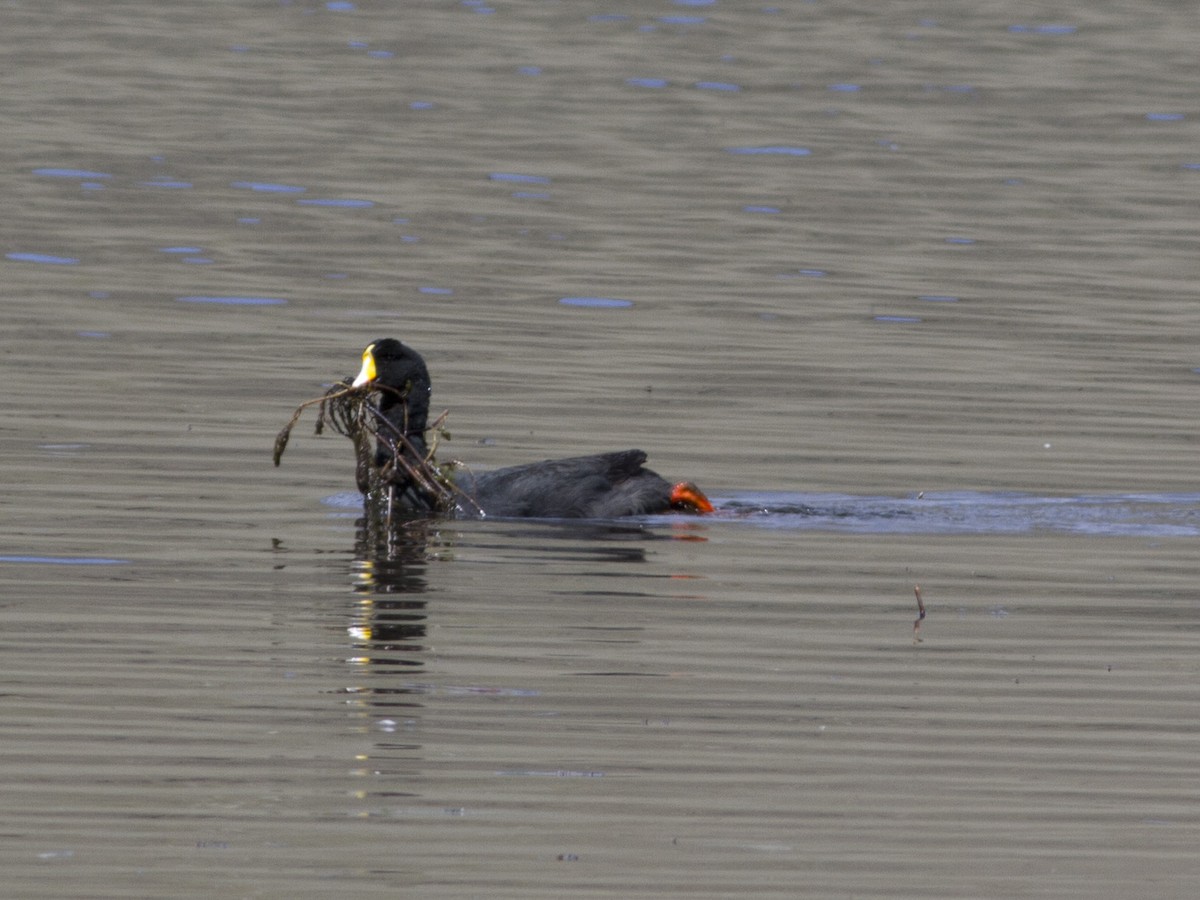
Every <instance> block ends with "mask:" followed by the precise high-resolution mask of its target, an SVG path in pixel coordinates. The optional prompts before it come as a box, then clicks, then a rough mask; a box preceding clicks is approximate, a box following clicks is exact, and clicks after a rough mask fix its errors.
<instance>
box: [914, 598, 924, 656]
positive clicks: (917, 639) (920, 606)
mask: <svg viewBox="0 0 1200 900" xmlns="http://www.w3.org/2000/svg"><path fill="white" fill-rule="evenodd" d="M913 593H914V594H916V595H917V620H916V621H915V622H913V643H914V644H919V643H921V642H922V641H923V640H925V639H924V638H923V637H921V620H922V619H924V618H925V604H924V602H922V600H921V586H920V585H919V584H914V585H913Z"/></svg>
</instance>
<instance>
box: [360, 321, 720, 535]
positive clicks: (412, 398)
mask: <svg viewBox="0 0 1200 900" xmlns="http://www.w3.org/2000/svg"><path fill="white" fill-rule="evenodd" d="M366 385H370V386H371V387H374V388H377V389H378V390H379V395H380V401H379V410H380V413H381V414H382V415H383V417H384V418H385V419H386V420H387V422H388V423H389V425H388V426H386V427H387V428H388V430H389V431H392V430H394V432H395V433H397V434H402V435H404V437H405V439H406V440H404V441H400V442H397V441H395V440H392V441H387V442H385V441H384V440H382V439H381V440H380V441H379V442H378V445H377V449H376V455H375V464H376V465H377V466H384V465H385V464H386V463H387V462H388V461H389V460H390V459H391V457H392V452H393V451H392V449H391V447H392V446H400V447H401V448H402V449H401V450H400V452H401V453H403V454H405V455H412V456H413V457H414V460H413V461H414V462H416V461H419V459H420V458H422V457H424V456H425V454H426V452H427V451H426V444H425V429H426V426H427V424H428V417H429V400H430V393H431V390H432V384H431V382H430V380H429V370H428V369H427V368H426V366H425V360H423V359H422V358H421V355H420V354H419V353H417V352H416V351H415V350H413V349H412V348H411V347H409V346H407V345H405V344H402V343H400V341H398V340H395V339H394V338H381V339H379V340H377V341H373V342H372V343H371V344H370V345H369V346H368V347H367V349H366V350H364V351H363V355H362V370H361V371H360V372H359V373H358V376H357V377H356V378H355V379H354V386H355V387H363V386H366ZM381 435H382V431H381ZM389 444H390V445H391V446H389ZM645 461H646V454H645V453H643V452H642V451H641V450H621V451H617V452H615V453H600V454H596V455H594V456H576V457H571V458H568V459H547V460H544V461H542V462H535V463H528V464H526V465H522V466H512V467H511V468H507V469H496V470H494V471H491V472H481V473H476V472H471V471H469V470H466V469H455V470H453V472H452V475H451V477H452V478H453V481H454V487H455V488H456V491H455V493H456V494H457V496H458V499H457V500H456V501H453V502H452V505H453V506H454V508H452V509H445V506H446V505H447V504H446V502H445V501H444V500H443V499H441V498H438V497H435V496H433V495H431V494H430V493H429V492H428V491H426V490H424V489H422V487H421V486H420V485H419V484H417V483H416V482H414V481H413V479H412V478H411V477H410V476H409V475H408V474H407V473H406V471H405V468H404V467H400V466H393V467H391V470H390V471H391V472H392V475H391V478H392V483H391V487H392V488H393V489H394V494H393V497H395V498H398V500H399V503H400V505H401V506H403V507H406V508H408V509H410V510H412V511H416V512H429V511H443V512H452V513H457V514H459V515H480V514H482V515H488V516H528V517H541V518H613V517H617V516H636V515H647V514H653V513H666V512H671V511H678V512H689V513H709V512H712V511H713V506H712V504H711V503H710V502H709V500H708V498H707V497H705V496H704V494H703V493H702V492H701V491H700V489H699V488H697V487H696V486H695V485H693V484H691V483H690V482H679V483H677V484H674V485H673V484H671V483H670V482H668V481H667V480H666V479H664V478H662V477H661V476H659V475H658V474H657V473H655V472H652V471H651V470H649V469H647V468H644V467H643V465H642V464H643V463H644V462H645ZM359 488H360V490H362V491H363V492H364V493H365V492H366V491H367V484H365V483H363V481H362V479H361V478H360V484H359Z"/></svg>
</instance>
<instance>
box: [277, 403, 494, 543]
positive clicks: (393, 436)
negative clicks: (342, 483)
mask: <svg viewBox="0 0 1200 900" xmlns="http://www.w3.org/2000/svg"><path fill="white" fill-rule="evenodd" d="M380 390H392V389H391V388H387V387H381V386H377V385H365V386H363V387H354V386H352V385H350V384H349V383H347V382H338V383H337V384H335V385H333V386H332V387H331V388H330V389H329V390H328V391H326V392H325V394H324V395H323V396H321V397H315V398H313V399H312V400H305V401H304V402H303V403H301V404H300V405H299V406H297V407H296V410H295V412H293V413H292V417H291V419H289V420H288V423H287V424H286V425H285V426H283V428H282V429H281V430H280V432H279V434H278V435H276V437H275V448H274V453H273V456H272V458H273V460H274V462H275V465H276V466H278V465H279V463H280V461H281V460H282V458H283V452H284V450H286V449H287V445H288V440H289V439H290V438H291V434H292V429H293V428H295V427H296V423H297V422H299V421H300V417H301V416H302V415H303V414H304V411H305V410H306V409H308V408H309V407H312V406H316V407H317V424H316V428H315V430H314V433H315V434H318V435H319V434H322V433H323V432H324V430H325V425H326V423H328V424H329V426H330V427H332V428H333V430H334V431H336V432H337V433H338V434H340V435H343V436H345V437H347V438H349V439H350V441H351V442H352V443H353V445H354V458H355V466H356V469H355V475H356V476H357V479H358V484H359V486H360V487H363V488H364V489H365V493H366V494H367V495H368V497H370V496H372V495H379V494H384V495H385V496H386V499H387V504H388V510H387V511H388V519H389V521H390V520H391V517H392V512H393V506H394V505H395V504H396V502H397V496H396V494H397V486H398V485H403V490H402V491H401V493H403V492H404V491H407V489H408V488H409V487H410V486H411V487H412V488H413V489H415V491H416V492H417V493H418V494H419V495H420V496H421V497H422V499H423V501H424V504H425V505H427V506H428V508H429V509H430V510H434V511H440V512H448V511H451V510H454V509H456V508H459V507H465V508H466V509H469V510H471V511H472V512H474V513H477V514H478V513H481V512H482V510H480V508H479V506H478V505H477V504H476V503H475V501H474V500H473V499H472V498H471V497H469V496H467V495H466V494H465V493H464V492H463V491H462V489H461V488H459V487H458V486H457V485H456V484H455V483H454V480H453V478H452V477H451V472H452V471H453V470H454V468H456V466H457V463H455V462H453V461H452V462H450V463H448V464H447V465H445V466H439V465H438V464H437V462H436V461H435V459H434V453H435V451H436V450H437V447H438V443H439V441H440V439H441V438H443V437H445V438H446V439H449V437H450V434H449V432H448V431H447V430H446V427H445V424H446V418H447V416H448V415H449V411H446V412H443V413H442V414H441V415H440V416H438V417H437V418H436V419H435V420H434V421H433V423H432V424H430V425H429V426H428V428H427V429H426V430H427V432H428V433H430V434H431V435H432V440H431V441H430V442H429V448H428V449H427V450H424V451H422V450H419V449H418V448H417V447H416V446H415V444H414V443H413V441H412V439H411V438H410V437H409V436H408V435H407V434H405V433H404V431H403V430H402V429H400V428H399V427H397V425H396V424H395V423H393V422H391V421H390V420H389V419H388V418H387V417H386V416H385V415H384V414H383V413H382V412H381V411H380V409H379V404H378V403H377V402H376V401H375V398H374V395H375V394H376V393H378V392H379V391H380ZM372 440H374V441H376V442H378V443H379V444H380V445H381V446H383V447H386V448H387V449H388V450H389V451H390V453H389V458H388V459H387V460H386V461H385V462H384V463H383V464H382V465H377V464H376V462H375V454H374V453H373V448H372Z"/></svg>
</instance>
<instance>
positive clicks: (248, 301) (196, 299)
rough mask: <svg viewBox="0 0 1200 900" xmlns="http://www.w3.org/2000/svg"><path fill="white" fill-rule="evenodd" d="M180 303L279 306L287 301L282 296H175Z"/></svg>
mask: <svg viewBox="0 0 1200 900" xmlns="http://www.w3.org/2000/svg"><path fill="white" fill-rule="evenodd" d="M175 299H176V300H178V301H179V302H180V303H218V304H227V305H229V306H280V305H282V304H285V303H287V301H286V300H284V299H283V298H282V297H212V296H192V297H176V298H175Z"/></svg>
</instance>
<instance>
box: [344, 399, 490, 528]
mask: <svg viewBox="0 0 1200 900" xmlns="http://www.w3.org/2000/svg"><path fill="white" fill-rule="evenodd" d="M365 405H366V408H367V410H368V411H369V412H370V413H371V415H373V416H374V417H375V421H376V423H377V428H378V429H379V430H377V431H376V437H377V438H379V439H380V440H383V441H384V442H385V443H387V445H388V449H389V450H391V452H392V459H391V462H390V463H389V464H388V468H385V469H384V470H383V472H381V473H380V474H381V477H383V478H384V479H385V480H386V481H389V482H390V481H391V478H390V476H391V474H392V472H394V471H395V467H396V466H397V465H398V466H399V467H400V468H401V469H403V470H404V473H405V474H406V475H407V476H408V477H409V478H411V479H412V480H413V482H415V483H416V484H417V486H418V487H420V488H421V489H422V490H423V491H426V492H427V493H429V494H432V495H433V496H434V497H436V498H437V502H438V504H439V505H440V506H442V507H449V506H450V504H451V502H452V501H453V499H454V498H455V497H457V498H458V500H459V501H461V502H464V503H466V504H467V505H468V506H470V507H472V508H473V509H474V510H475V513H476V514H477V515H483V509H482V508H480V506H479V504H478V503H476V502H475V501H474V500H473V499H472V498H471V497H469V496H468V495H467V494H466V493H465V492H464V491H463V490H462V489H461V488H460V487H459V486H458V485H456V484H454V482H452V481H450V479H449V478H447V477H446V476H445V475H444V474H443V473H441V472H440V471H438V469H437V466H436V465H434V463H433V450H434V449H436V447H437V435H438V434H439V433H440V431H441V426H442V424H443V423H444V422H445V421H446V416H447V415H449V412H448V411H447V412H443V413H442V414H441V415H440V416H438V417H437V419H436V420H435V421H434V423H433V425H432V426H431V429H433V430H434V441H433V444H434V447H433V448H431V449H430V450H429V451H428V452H427V453H426V455H425V456H423V457H422V456H420V455H419V454H418V453H417V449H416V447H414V446H413V443H412V441H411V440H409V438H408V435H406V434H405V433H404V432H402V431H401V430H400V429H399V428H397V427H396V426H395V424H393V423H392V422H390V421H388V419H387V418H386V417H385V416H384V415H383V413H382V412H381V411H380V410H379V408H378V407H376V406H373V405H372V404H370V403H367V404H365ZM384 428H386V429H387V430H388V431H390V432H391V434H390V435H387V436H385V435H383V434H382V433H381V432H382V429H384ZM397 444H399V445H400V446H399V447H397ZM401 447H402V448H403V449H405V450H407V451H408V455H409V456H411V457H413V458H414V459H417V460H419V461H418V462H416V463H412V462H409V460H408V459H406V458H405V454H403V453H401V452H400V448H401ZM390 496H391V495H390V494H389V502H390Z"/></svg>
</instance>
